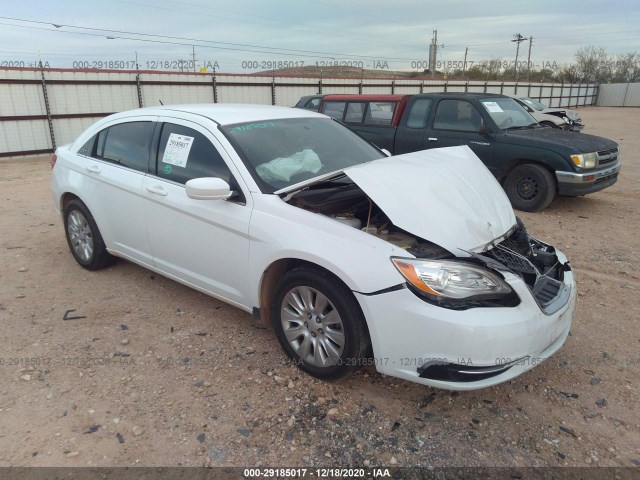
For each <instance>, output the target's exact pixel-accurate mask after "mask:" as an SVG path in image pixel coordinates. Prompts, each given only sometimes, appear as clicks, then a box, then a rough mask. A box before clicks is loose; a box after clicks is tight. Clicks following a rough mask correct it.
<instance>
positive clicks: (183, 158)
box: [142, 119, 251, 306]
mask: <svg viewBox="0 0 640 480" xmlns="http://www.w3.org/2000/svg"><path fill="white" fill-rule="evenodd" d="M161 120H162V119H161ZM229 165H231V162H230V159H229V158H228V155H227V153H226V151H225V150H224V149H223V148H222V146H221V145H220V144H219V143H218V141H217V140H216V139H215V137H214V136H213V134H212V133H211V132H209V131H208V130H207V129H206V128H204V127H202V126H200V125H198V124H196V123H193V122H189V121H186V120H181V119H165V121H164V122H163V125H162V130H161V132H160V139H159V145H158V153H157V159H156V169H155V172H154V173H155V174H151V175H149V176H147V177H146V178H145V180H144V183H143V186H142V193H143V195H144V198H145V201H144V207H145V215H146V219H147V230H148V233H149V243H150V245H151V251H152V253H153V262H154V265H155V267H156V268H158V269H159V270H161V271H162V272H164V273H166V274H167V275H169V276H175V277H176V278H179V279H181V280H182V281H186V282H188V283H190V284H191V285H193V286H196V287H199V288H200V289H202V290H205V291H206V292H208V293H210V294H213V295H214V296H217V297H220V298H223V299H225V300H227V301H230V302H231V303H235V304H237V305H240V306H242V305H247V303H248V302H247V293H246V290H247V287H246V286H247V285H248V259H249V219H250V217H251V204H250V201H251V198H250V196H249V195H245V194H244V193H242V190H241V189H240V187H239V184H238V183H237V181H236V178H239V176H238V174H237V172H235V168H233V167H231V168H230V166H229ZM232 168H233V171H232ZM201 177H219V178H222V179H223V180H225V181H226V182H228V183H229V185H230V186H231V189H232V190H233V191H235V192H236V194H235V195H234V197H232V198H230V199H229V200H194V199H192V198H189V197H187V194H186V191H185V183H186V182H187V181H188V180H191V179H193V178H201Z"/></svg>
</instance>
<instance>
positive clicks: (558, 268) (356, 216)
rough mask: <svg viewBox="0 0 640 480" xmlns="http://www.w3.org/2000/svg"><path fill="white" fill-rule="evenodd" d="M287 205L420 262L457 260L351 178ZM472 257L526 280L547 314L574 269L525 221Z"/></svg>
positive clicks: (301, 195)
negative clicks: (398, 220) (392, 215)
mask: <svg viewBox="0 0 640 480" xmlns="http://www.w3.org/2000/svg"><path fill="white" fill-rule="evenodd" d="M285 201H287V202H288V203H289V204H291V205H293V206H296V207H298V208H302V209H304V210H308V211H311V212H314V213H318V214H321V215H325V216H327V217H330V218H332V219H334V220H335V221H337V222H341V223H344V224H345V225H349V226H351V227H353V228H357V229H359V230H362V231H363V232H366V233H369V234H370V235H374V236H376V237H378V238H380V239H381V240H385V241H387V242H389V243H391V244H393V245H395V246H397V247H399V248H402V249H404V250H406V251H407V253H410V254H411V255H413V256H415V257H416V258H424V259H431V260H439V259H453V258H456V256H455V255H454V254H453V253H452V252H449V251H448V250H446V249H444V248H442V247H440V246H439V245H436V244H435V243H433V242H430V241H428V240H425V239H423V238H420V237H418V236H416V235H413V234H411V233H410V232H407V231H405V230H403V229H401V228H399V227H397V226H395V225H394V224H393V223H392V222H391V220H390V219H389V218H388V217H387V215H386V214H385V213H384V212H383V211H382V209H381V208H380V207H378V205H376V203H375V202H373V201H372V200H371V199H370V198H369V197H368V196H367V195H366V194H365V193H364V192H363V191H362V190H361V189H360V188H359V187H358V186H357V185H356V184H355V183H353V182H351V181H350V180H349V178H348V177H346V176H344V177H340V178H339V179H334V180H331V181H328V182H322V183H319V184H314V185H312V186H310V187H308V188H306V189H304V190H301V191H298V192H296V193H294V194H292V195H290V196H288V197H287V198H285ZM469 253H470V252H469ZM470 254H471V258H470V261H475V262H477V263H480V264H483V265H485V266H487V267H490V268H492V269H494V270H497V271H509V272H511V273H514V274H515V275H517V276H519V277H520V278H522V279H523V280H524V282H525V283H526V285H527V286H528V287H529V289H530V290H531V292H532V294H533V296H534V297H535V298H536V300H537V301H538V303H539V305H540V307H541V308H543V309H544V308H545V307H546V306H547V305H549V304H550V303H552V302H553V301H554V300H555V299H556V297H557V296H558V295H559V294H560V293H561V290H562V286H563V278H564V275H563V274H564V272H565V271H567V270H569V269H570V267H569V265H568V264H561V263H560V261H559V259H558V257H557V255H556V253H555V249H554V247H552V246H550V245H547V244H545V243H543V242H541V241H539V240H537V239H535V238H534V237H532V236H530V235H529V234H528V233H527V231H526V229H525V227H524V225H523V224H522V222H521V221H520V219H519V218H517V225H516V226H515V227H514V228H513V229H512V230H511V231H510V232H508V233H507V235H506V237H505V238H504V239H503V240H501V241H499V242H497V243H493V244H490V245H488V246H487V248H486V250H484V251H483V252H482V253H470Z"/></svg>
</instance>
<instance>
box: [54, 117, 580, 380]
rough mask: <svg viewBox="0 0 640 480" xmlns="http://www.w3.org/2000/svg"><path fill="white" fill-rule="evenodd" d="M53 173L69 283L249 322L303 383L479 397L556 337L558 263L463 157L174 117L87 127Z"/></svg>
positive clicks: (560, 327)
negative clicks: (219, 303)
mask: <svg viewBox="0 0 640 480" xmlns="http://www.w3.org/2000/svg"><path fill="white" fill-rule="evenodd" d="M52 165H53V178H52V184H51V186H52V191H53V198H54V203H55V207H56V209H57V211H58V212H59V213H61V215H62V219H63V223H64V229H65V233H66V237H67V241H68V244H69V247H70V251H71V254H72V255H73V256H74V258H75V260H76V261H77V262H78V263H79V264H80V265H81V266H82V267H84V268H86V269H89V270H96V269H99V268H102V267H105V266H108V265H111V264H112V263H113V262H114V260H115V257H120V258H124V259H126V260H129V261H131V262H135V263H137V264H140V265H142V266H144V267H146V268H148V269H150V270H153V271H155V272H157V273H160V274H162V275H164V276H166V277H169V278H172V279H174V280H176V281H178V282H181V283H183V284H185V285H188V286H190V287H192V288H194V289H196V290H199V291H201V292H204V293H206V294H208V295H211V296H213V297H216V298H219V299H221V300H224V301H225V302H228V303H230V304H232V305H234V306H236V307H238V308H240V309H242V310H245V311H247V312H251V313H253V314H254V315H256V316H258V317H259V318H260V319H261V320H262V321H263V322H264V323H265V324H267V325H271V326H272V327H273V330H274V331H275V334H276V337H277V338H278V341H279V342H280V344H281V345H282V348H283V349H284V351H285V352H286V354H287V355H288V356H289V357H290V358H291V359H292V360H294V361H295V362H296V363H297V364H298V365H299V367H300V368H301V369H302V370H304V371H305V372H308V373H309V374H311V375H314V376H316V377H319V378H325V379H336V378H341V377H344V376H346V375H349V374H350V373H352V372H354V371H355V370H356V369H357V368H359V367H360V366H362V365H375V367H376V368H377V370H378V371H380V372H382V373H384V374H387V375H393V376H396V377H400V378H404V379H407V380H412V381H415V382H418V383H422V384H425V385H432V386H436V387H441V388H447V389H454V390H470V389H476V388H482V387H487V386H490V385H495V384H498V383H500V382H504V381H506V380H509V379H511V378H513V377H515V376H517V375H519V374H521V373H523V372H525V371H526V370H528V369H530V368H532V367H534V366H535V365H537V364H539V363H540V362H541V361H543V360H545V359H546V358H548V357H549V356H550V355H552V354H553V353H554V352H555V351H556V350H558V349H559V348H560V347H561V346H562V344H563V343H564V341H565V339H566V338H567V335H568V333H569V329H570V326H571V319H572V316H573V313H574V309H575V305H576V288H575V282H574V278H573V274H572V271H571V267H570V266H569V263H568V261H567V259H566V257H565V256H564V255H563V254H562V253H561V252H560V251H558V250H555V249H554V248H553V247H552V246H550V245H547V244H545V243H544V242H542V241H540V240H537V239H535V238H533V237H532V236H530V235H528V234H527V232H526V230H525V228H524V226H523V225H522V224H521V223H520V222H519V220H517V219H516V217H515V215H514V212H513V210H512V208H511V206H510V204H509V201H508V199H507V197H506V196H505V194H504V192H503V190H502V188H501V187H500V185H499V184H498V183H497V181H496V180H495V178H494V177H493V175H491V173H490V172H489V171H488V170H487V169H486V168H485V167H484V165H483V164H482V163H481V162H480V161H479V160H478V158H477V157H476V156H475V155H474V154H473V153H472V151H471V150H470V149H468V147H454V148H443V149H434V150H429V151H422V152H416V153H411V154H407V155H399V156H395V157H391V158H387V157H386V156H385V154H384V153H383V152H382V151H380V150H378V149H377V148H375V147H374V146H372V145H371V144H369V143H368V142H366V141H364V140H362V139H361V138H360V137H358V136H357V135H356V134H354V133H352V132H351V131H350V130H348V129H347V128H346V127H344V126H342V125H340V124H339V123H337V122H335V121H334V120H332V119H330V118H329V117H326V116H324V115H321V114H317V113H313V112H308V111H304V110H301V109H292V108H280V107H268V106H255V105H184V106H164V107H154V108H145V109H140V110H134V111H129V112H124V113H119V114H116V115H112V116H109V117H107V118H104V119H102V120H100V121H99V122H97V123H96V124H94V125H93V126H91V127H90V128H89V129H87V130H86V131H85V132H84V133H83V134H82V135H80V137H78V139H77V140H76V141H75V142H74V143H73V144H70V145H65V146H63V147H60V148H58V149H57V150H56V153H55V155H54V156H53V157H52Z"/></svg>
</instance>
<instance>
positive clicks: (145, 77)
mask: <svg viewBox="0 0 640 480" xmlns="http://www.w3.org/2000/svg"><path fill="white" fill-rule="evenodd" d="M442 91H445V92H484V93H503V94H521V95H527V96H529V97H532V98H534V99H537V100H539V101H541V102H542V103H545V104H547V105H549V106H552V107H558V106H562V107H579V106H585V105H593V104H595V102H596V98H597V97H598V86H597V85H594V84H560V83H514V82H499V81H488V82H482V81H467V82H465V81H455V80H452V81H442V80H437V81H429V80H416V79H392V78H384V79H380V78H335V77H334V78H309V77H274V76H256V75H239V74H238V75H234V74H213V75H212V74H210V73H208V74H207V73H171V72H163V73H158V72H152V71H140V72H138V71H106V70H102V71H95V70H63V69H44V70H39V69H15V68H7V69H0V157H10V156H20V155H36V154H44V153H49V152H52V151H53V150H55V147H56V146H57V145H63V144H65V143H68V142H71V141H73V140H74V139H75V137H76V136H77V135H78V134H79V133H81V132H82V131H83V130H84V129H86V128H87V127H88V126H89V125H91V124H92V123H93V122H95V121H96V120H98V119H99V118H100V117H104V116H106V115H109V114H111V113H114V112H120V111H123V110H130V109H134V108H139V107H144V106H153V105H159V104H160V102H162V103H163V104H165V105H168V104H179V103H256V104H271V105H284V106H293V105H294V104H295V103H296V102H297V101H298V99H299V98H300V97H301V96H303V95H312V94H316V93H351V94H358V93H359V94H366V93H369V94H386V93H392V94H393V93H396V94H416V93H426V92H442Z"/></svg>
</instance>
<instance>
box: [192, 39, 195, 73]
mask: <svg viewBox="0 0 640 480" xmlns="http://www.w3.org/2000/svg"><path fill="white" fill-rule="evenodd" d="M191 58H193V73H196V47H195V45H191Z"/></svg>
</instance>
